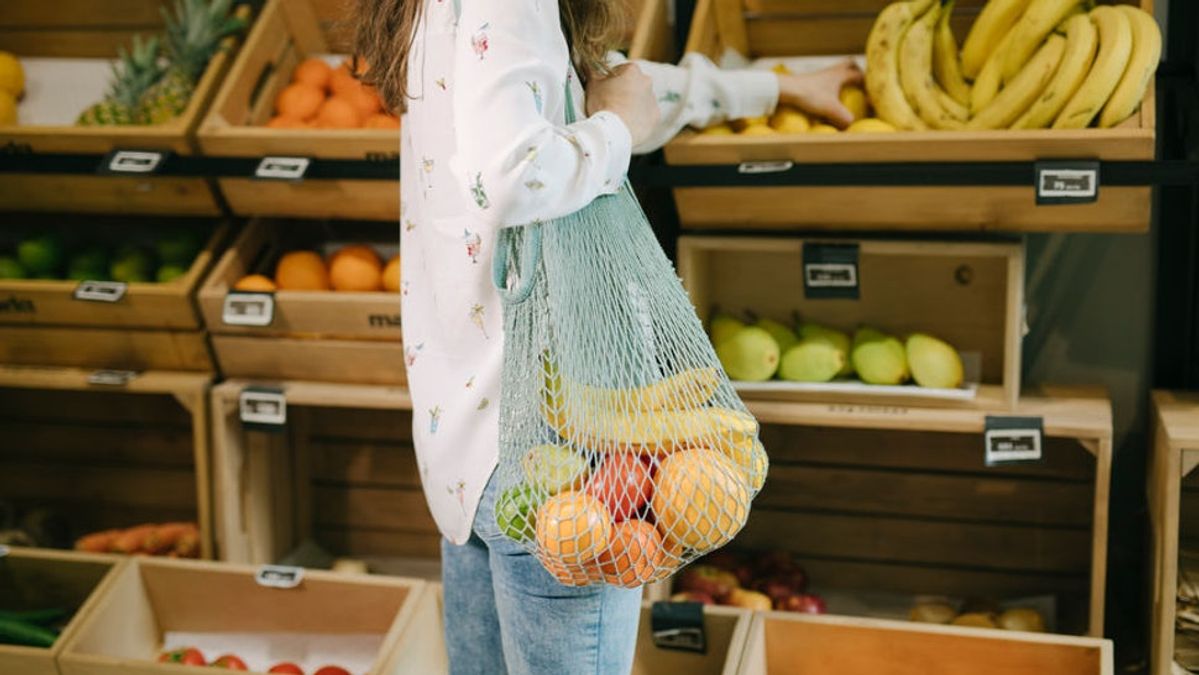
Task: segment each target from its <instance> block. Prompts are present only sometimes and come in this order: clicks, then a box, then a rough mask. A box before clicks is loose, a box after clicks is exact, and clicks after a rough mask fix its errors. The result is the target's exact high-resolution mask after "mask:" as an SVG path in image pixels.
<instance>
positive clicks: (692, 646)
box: [650, 602, 708, 654]
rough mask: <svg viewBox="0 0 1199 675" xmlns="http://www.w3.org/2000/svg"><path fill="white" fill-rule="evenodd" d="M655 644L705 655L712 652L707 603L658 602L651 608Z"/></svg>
mask: <svg viewBox="0 0 1199 675" xmlns="http://www.w3.org/2000/svg"><path fill="white" fill-rule="evenodd" d="M650 625H651V629H652V631H653V638H654V645H655V646H656V647H658V648H659V649H673V650H676V651H683V652H696V653H699V654H703V653H705V652H706V651H708V639H707V635H706V634H705V632H704V606H703V605H702V604H701V603H698V602H655V603H654V604H653V608H652V609H651V610H650Z"/></svg>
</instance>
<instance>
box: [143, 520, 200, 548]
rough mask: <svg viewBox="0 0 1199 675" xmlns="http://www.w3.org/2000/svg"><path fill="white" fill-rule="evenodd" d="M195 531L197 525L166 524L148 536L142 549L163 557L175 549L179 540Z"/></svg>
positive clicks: (156, 528)
mask: <svg viewBox="0 0 1199 675" xmlns="http://www.w3.org/2000/svg"><path fill="white" fill-rule="evenodd" d="M195 531H196V524H195V523H164V524H162V525H159V526H157V527H155V528H154V529H153V530H152V531H151V532H150V534H149V535H147V536H146V541H145V543H144V544H143V545H142V549H143V550H145V551H146V552H147V553H150V554H152V555H162V554H164V553H166V552H167V551H170V550H172V549H174V548H175V545H176V544H177V543H178V542H179V539H180V538H182V537H183V536H184V535H186V534H187V533H188V532H195Z"/></svg>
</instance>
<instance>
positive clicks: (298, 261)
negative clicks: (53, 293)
mask: <svg viewBox="0 0 1199 675" xmlns="http://www.w3.org/2000/svg"><path fill="white" fill-rule="evenodd" d="M275 283H276V284H277V285H278V286H279V289H280V290H284V291H327V290H329V270H327V269H325V261H324V260H321V257H320V256H319V255H317V254H316V253H314V252H312V251H292V252H291V253H285V254H283V257H282V258H279V263H278V264H277V265H275Z"/></svg>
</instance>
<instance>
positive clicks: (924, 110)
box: [899, 5, 962, 129]
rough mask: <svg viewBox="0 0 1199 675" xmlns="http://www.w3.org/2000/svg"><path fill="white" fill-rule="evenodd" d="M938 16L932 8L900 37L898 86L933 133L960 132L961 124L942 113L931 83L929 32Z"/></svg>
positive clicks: (934, 85) (931, 58)
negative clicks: (958, 130)
mask: <svg viewBox="0 0 1199 675" xmlns="http://www.w3.org/2000/svg"><path fill="white" fill-rule="evenodd" d="M940 16H941V8H940V6H939V5H934V6H933V8H932V9H930V10H929V11H928V12H927V13H926V14H925V15H924V16H922V17H920V20H918V21H917V22H916V23H914V24H912V27H911V28H909V29H908V32H907V34H906V35H904V36H903V44H902V45H901V46H900V48H899V83H900V86H902V87H903V93H904V94H905V95H906V96H907V99H908V102H909V103H911V105H912V108H913V109H914V110H915V111H916V114H918V115H920V119H922V120H924V122H925V124H927V125H929V126H930V127H932V128H933V129H960V128H962V124H961V121H960V120H958V119H955V118H954V116H953V115H951V114H949V113H948V112H946V110H945V107H944V106H942V105H941V100H940V99H939V98H938V97H937V91H938V87H937V83H936V82H934V81H933V74H932V68H933V29H934V27H935V26H936V25H937V19H939V18H940Z"/></svg>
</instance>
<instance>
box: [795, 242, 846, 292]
mask: <svg viewBox="0 0 1199 675" xmlns="http://www.w3.org/2000/svg"><path fill="white" fill-rule="evenodd" d="M858 253H859V251H858V245H857V244H816V243H811V242H808V243H805V244H804V246H803V289H804V297H805V298H807V299H809V300H830V299H836V300H857V299H858V297H859V295H860V289H859V285H858V282H859V278H858Z"/></svg>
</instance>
